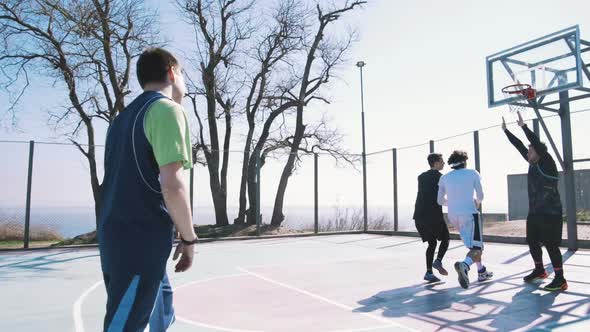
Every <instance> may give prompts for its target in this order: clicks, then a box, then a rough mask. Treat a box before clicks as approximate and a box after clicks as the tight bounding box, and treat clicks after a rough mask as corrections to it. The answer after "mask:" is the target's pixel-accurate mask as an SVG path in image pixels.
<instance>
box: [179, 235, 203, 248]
mask: <svg viewBox="0 0 590 332" xmlns="http://www.w3.org/2000/svg"><path fill="white" fill-rule="evenodd" d="M180 242H182V244H184V245H187V246H192V245H193V244H196V243H198V242H199V238H198V237H197V238H195V239H194V240H192V241H187V240H185V239H183V238H182V236H181V237H180Z"/></svg>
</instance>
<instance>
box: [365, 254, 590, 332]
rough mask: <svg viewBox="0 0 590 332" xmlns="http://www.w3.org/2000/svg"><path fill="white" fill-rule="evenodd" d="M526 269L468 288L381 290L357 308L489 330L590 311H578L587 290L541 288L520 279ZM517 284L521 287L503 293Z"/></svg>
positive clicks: (526, 326)
mask: <svg viewBox="0 0 590 332" xmlns="http://www.w3.org/2000/svg"><path fill="white" fill-rule="evenodd" d="M564 258H565V257H564ZM526 272H528V271H522V272H520V273H515V274H512V275H509V276H505V277H503V278H500V279H495V280H492V281H490V282H486V283H482V284H478V283H473V282H472V284H471V286H470V288H469V289H468V290H464V289H462V288H460V287H454V288H443V286H444V285H445V283H444V282H441V283H436V284H430V285H428V284H417V285H413V286H409V287H402V288H397V289H392V290H387V291H382V292H379V293H377V294H375V295H373V296H371V297H370V298H367V299H364V300H361V301H359V302H358V303H359V304H360V305H361V307H359V308H357V309H356V310H355V311H357V312H374V311H378V310H379V311H382V314H383V316H385V317H390V318H403V317H411V318H412V319H415V320H417V321H419V322H422V323H424V324H430V325H433V326H436V330H437V331H440V330H455V331H474V332H479V331H482V332H483V331H490V328H491V329H493V330H496V331H515V330H529V329H531V328H534V327H537V326H540V325H543V324H545V323H548V322H558V321H561V320H562V319H564V318H567V320H583V319H584V318H585V316H586V315H588V313H589V312H590V309H589V308H590V306H589V307H588V308H587V309H585V310H584V311H582V312H580V310H579V309H580V308H583V307H584V306H585V305H588V304H590V297H588V294H583V293H576V292H574V291H568V292H566V293H551V292H546V291H543V290H542V289H541V288H540V285H539V284H537V283H535V284H524V283H523V282H522V275H523V274H524V273H526ZM472 279H473V275H472ZM452 282H455V280H453V281H452ZM521 288H522V289H521ZM516 289H520V290H519V291H518V292H517V293H515V294H514V295H512V296H511V297H509V298H507V297H506V295H507V294H511V293H512V292H513V291H514V290H516ZM566 294H567V295H566ZM560 296H567V300H566V301H565V302H563V301H562V302H559V303H556V302H557V301H556V300H557V299H559V297H560ZM572 298H573V299H574V300H572ZM555 325H558V324H555ZM572 331H574V330H572ZM576 331H577V330H576Z"/></svg>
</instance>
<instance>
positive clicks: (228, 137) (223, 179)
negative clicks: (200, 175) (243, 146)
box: [219, 109, 232, 225]
mask: <svg viewBox="0 0 590 332" xmlns="http://www.w3.org/2000/svg"><path fill="white" fill-rule="evenodd" d="M231 130H232V122H231V112H230V109H226V110H225V137H224V139H223V161H222V163H221V179H220V180H221V186H220V189H221V192H220V194H221V195H220V197H219V200H220V203H221V205H222V206H223V207H224V211H225V218H224V220H225V221H226V222H225V225H227V224H229V218H228V216H227V170H228V168H229V153H230V152H229V148H230V144H231V142H230V140H231Z"/></svg>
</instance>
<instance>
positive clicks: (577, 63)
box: [486, 25, 590, 107]
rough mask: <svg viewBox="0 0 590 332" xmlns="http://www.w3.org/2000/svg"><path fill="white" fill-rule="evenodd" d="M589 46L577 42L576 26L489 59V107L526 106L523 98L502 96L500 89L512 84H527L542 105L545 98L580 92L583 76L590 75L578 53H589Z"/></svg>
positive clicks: (487, 69)
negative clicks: (565, 92)
mask: <svg viewBox="0 0 590 332" xmlns="http://www.w3.org/2000/svg"><path fill="white" fill-rule="evenodd" d="M589 46H590V43H587V42H585V41H583V40H581V39H580V28H579V26H577V25H576V26H573V27H570V28H567V29H564V30H561V31H557V32H555V33H552V34H549V35H546V36H544V37H541V38H537V39H534V40H531V41H529V42H526V43H523V44H520V45H517V46H515V47H512V48H509V49H507V50H505V51H502V52H498V53H496V54H493V55H490V56H488V57H487V58H486V72H487V88H488V107H495V106H500V105H505V104H515V103H516V104H518V103H520V104H527V103H528V102H527V101H526V98H525V97H524V96H522V95H519V94H513V95H505V94H504V93H502V88H504V87H506V86H508V85H511V84H529V85H530V86H531V87H533V88H534V89H535V90H536V98H537V101H539V100H540V101H541V102H542V101H544V100H545V96H548V95H552V94H556V93H558V92H561V91H564V90H571V89H582V88H583V85H584V80H585V79H584V77H583V75H584V74H586V75H588V74H590V73H588V68H587V67H586V66H585V65H584V64H583V61H582V57H581V54H582V53H583V52H585V51H588V50H590V47H589Z"/></svg>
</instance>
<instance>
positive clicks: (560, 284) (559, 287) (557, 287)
mask: <svg viewBox="0 0 590 332" xmlns="http://www.w3.org/2000/svg"><path fill="white" fill-rule="evenodd" d="M543 289H544V290H546V291H549V292H557V291H564V290H566V289H567V281H565V279H564V278H563V277H561V278H559V277H555V278H554V279H553V281H552V282H551V283H550V284H549V285H547V286H545V287H543Z"/></svg>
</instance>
